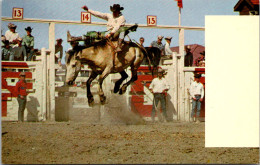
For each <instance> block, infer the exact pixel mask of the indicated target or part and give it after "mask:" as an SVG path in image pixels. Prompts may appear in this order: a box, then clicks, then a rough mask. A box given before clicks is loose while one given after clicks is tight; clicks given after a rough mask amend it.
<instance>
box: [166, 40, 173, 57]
mask: <svg viewBox="0 0 260 165" xmlns="http://www.w3.org/2000/svg"><path fill="white" fill-rule="evenodd" d="M165 40H166V43H165V48H164V50H165V55H166V56H169V57H172V53H173V52H172V50H171V48H170V44H171V41H172V37H165Z"/></svg>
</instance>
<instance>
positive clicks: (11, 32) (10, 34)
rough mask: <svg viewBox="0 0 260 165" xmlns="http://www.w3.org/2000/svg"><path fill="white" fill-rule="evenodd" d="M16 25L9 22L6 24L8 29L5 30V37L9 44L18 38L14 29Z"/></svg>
mask: <svg viewBox="0 0 260 165" xmlns="http://www.w3.org/2000/svg"><path fill="white" fill-rule="evenodd" d="M16 27H17V26H16V25H15V24H12V23H9V24H8V28H9V30H7V31H6V32H5V39H6V40H8V41H9V44H10V46H12V47H13V46H14V45H15V44H16V43H17V42H16V40H17V38H19V34H18V33H17V32H16V31H15V30H16Z"/></svg>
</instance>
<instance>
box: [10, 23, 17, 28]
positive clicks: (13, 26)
mask: <svg viewBox="0 0 260 165" xmlns="http://www.w3.org/2000/svg"><path fill="white" fill-rule="evenodd" d="M16 27H17V26H16V25H15V24H12V23H9V24H8V28H9V29H10V28H16Z"/></svg>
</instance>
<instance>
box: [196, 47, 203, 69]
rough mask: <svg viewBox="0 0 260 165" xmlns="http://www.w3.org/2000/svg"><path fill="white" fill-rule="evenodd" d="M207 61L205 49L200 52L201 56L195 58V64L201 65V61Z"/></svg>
mask: <svg viewBox="0 0 260 165" xmlns="http://www.w3.org/2000/svg"><path fill="white" fill-rule="evenodd" d="M201 61H205V51H203V52H200V57H198V58H197V59H196V60H195V65H196V66H200V62H201Z"/></svg>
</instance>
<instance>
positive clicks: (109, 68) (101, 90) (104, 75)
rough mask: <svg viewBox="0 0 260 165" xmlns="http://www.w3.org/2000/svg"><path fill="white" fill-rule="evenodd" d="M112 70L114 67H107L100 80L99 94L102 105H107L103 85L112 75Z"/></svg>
mask: <svg viewBox="0 0 260 165" xmlns="http://www.w3.org/2000/svg"><path fill="white" fill-rule="evenodd" d="M111 68H112V67H106V68H105V70H104V71H103V72H102V74H101V75H100V76H99V79H98V82H99V93H98V94H99V98H100V102H101V104H102V105H103V104H105V102H106V96H105V94H104V91H103V89H102V84H103V81H104V79H105V78H106V77H107V76H108V75H109V74H110V73H111Z"/></svg>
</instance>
